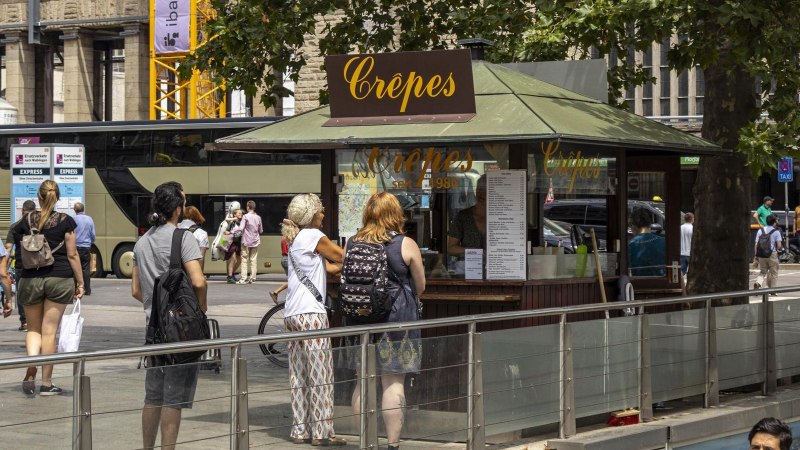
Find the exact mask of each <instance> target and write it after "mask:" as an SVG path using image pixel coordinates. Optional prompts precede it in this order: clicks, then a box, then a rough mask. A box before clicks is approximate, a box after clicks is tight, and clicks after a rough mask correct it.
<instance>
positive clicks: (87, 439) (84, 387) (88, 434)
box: [73, 375, 92, 450]
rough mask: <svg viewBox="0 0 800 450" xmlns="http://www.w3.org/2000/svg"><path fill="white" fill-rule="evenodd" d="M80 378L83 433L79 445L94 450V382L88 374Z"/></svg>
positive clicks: (83, 449) (85, 449)
mask: <svg viewBox="0 0 800 450" xmlns="http://www.w3.org/2000/svg"><path fill="white" fill-rule="evenodd" d="M80 380H81V381H80V398H81V399H80V404H81V410H80V415H81V418H80V422H81V425H80V428H81V434H80V444H79V445H80V449H81V450H92V382H91V380H89V377H87V376H86V375H81V376H80ZM73 395H75V394H73Z"/></svg>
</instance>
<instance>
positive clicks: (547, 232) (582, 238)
mask: <svg viewBox="0 0 800 450" xmlns="http://www.w3.org/2000/svg"><path fill="white" fill-rule="evenodd" d="M543 231H544V241H545V242H547V246H548V247H564V253H575V248H576V247H577V245H580V244H582V243H585V244H586V245H587V246H589V248H591V243H589V242H588V240H589V239H590V238H589V237H588V231H587V229H586V228H585V227H582V226H580V225H574V224H571V223H567V222H561V221H558V220H550V219H548V218H545V219H544V227H543ZM595 233H596V231H595ZM596 237H597V236H596ZM576 241H577V243H576ZM597 249H598V251H601V252H604V251H606V241H605V239H601V238H600V237H597ZM590 251H591V250H590Z"/></svg>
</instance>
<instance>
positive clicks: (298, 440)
mask: <svg viewBox="0 0 800 450" xmlns="http://www.w3.org/2000/svg"><path fill="white" fill-rule="evenodd" d="M309 442H311V438H305V439H303V438H292V444H308V443H309Z"/></svg>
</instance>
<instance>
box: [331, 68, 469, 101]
mask: <svg viewBox="0 0 800 450" xmlns="http://www.w3.org/2000/svg"><path fill="white" fill-rule="evenodd" d="M374 68H375V58H373V57H372V56H354V57H352V58H350V59H349V60H347V62H346V63H345V65H344V71H343V73H342V75H343V77H344V81H346V82H347V84H348V85H349V88H350V95H351V96H352V97H353V98H354V99H356V100H365V99H366V98H367V97H369V96H374V97H375V98H377V99H379V100H381V99H383V98H384V97H388V98H390V99H397V98H401V97H402V100H401V102H400V112H401V113H402V112H406V108H407V107H408V101H409V100H410V99H411V97H412V96H414V97H415V98H422V97H423V96H424V95H427V96H428V97H430V98H437V97H440V96H444V97H452V96H453V94H455V93H456V82H455V80H454V79H453V72H450V73H449V74H448V75H447V78H443V77H442V76H441V75H434V76H432V77H431V78H430V79H429V80H427V81H426V80H425V78H423V77H422V76H421V75H418V74H417V72H415V71H413V70H412V71H410V72H408V73H407V74H404V73H395V74H394V75H392V77H391V78H390V79H389V80H388V81H387V80H384V79H383V78H381V77H379V76H377V75H375V76H372V77H370V74H371V73H372V70H373V69H374Z"/></svg>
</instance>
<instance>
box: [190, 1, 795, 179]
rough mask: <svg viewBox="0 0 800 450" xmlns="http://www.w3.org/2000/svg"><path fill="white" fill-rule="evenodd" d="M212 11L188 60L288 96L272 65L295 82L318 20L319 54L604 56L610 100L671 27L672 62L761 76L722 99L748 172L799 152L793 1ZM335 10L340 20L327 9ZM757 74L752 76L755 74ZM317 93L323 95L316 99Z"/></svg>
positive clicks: (635, 81) (618, 96)
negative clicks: (741, 103)
mask: <svg viewBox="0 0 800 450" xmlns="http://www.w3.org/2000/svg"><path fill="white" fill-rule="evenodd" d="M212 1H213V4H214V7H215V8H216V10H217V11H220V12H221V13H220V14H218V17H217V18H216V19H214V20H212V21H210V22H209V23H208V26H207V28H206V31H207V32H208V33H209V34H212V35H216V38H215V39H213V40H211V41H210V42H209V43H208V44H207V45H205V46H204V47H202V48H200V49H198V50H197V52H196V55H195V57H194V58H192V59H191V60H190V62H189V64H187V65H186V66H184V70H185V73H189V72H188V71H189V70H191V69H193V68H194V69H198V70H211V71H212V72H213V73H215V74H216V75H217V76H218V77H220V78H224V79H225V80H226V82H227V83H228V86H229V87H231V88H235V89H243V90H244V91H245V92H246V93H247V95H255V93H256V92H257V91H265V92H266V94H265V95H264V96H262V98H261V100H262V102H263V103H265V104H266V105H271V104H274V103H275V102H276V101H277V100H278V99H279V98H280V97H282V96H286V95H291V93H290V92H288V91H287V90H286V89H284V88H282V87H281V86H280V85H281V83H280V81H281V80H280V79H279V78H277V77H276V72H275V71H273V70H270V68H277V69H278V70H282V71H283V72H284V73H285V74H286V76H288V77H289V78H291V79H293V80H295V81H297V79H298V76H299V71H300V69H301V68H302V67H303V66H304V65H305V64H306V62H307V58H308V57H309V56H311V55H307V54H304V53H303V52H302V51H301V48H302V47H303V45H304V43H305V42H306V41H307V40H309V39H311V38H313V35H314V33H315V31H318V29H317V28H315V27H316V26H317V24H318V23H320V22H321V23H322V32H323V36H322V37H321V38H320V39H319V42H318V45H319V48H320V51H321V54H322V55H330V54H339V53H347V52H382V51H400V50H405V51H409V50H427V49H438V48H452V47H454V46H455V41H456V40H457V39H459V38H468V37H484V38H487V39H491V40H493V41H494V42H495V45H494V46H493V47H492V48H490V49H489V51H488V55H487V57H488V59H490V60H491V61H495V62H510V61H535V60H561V59H570V58H573V59H580V58H587V57H589V55H590V51H591V49H593V48H594V49H596V50H597V52H598V53H599V54H600V55H601V56H609V55H611V56H613V57H614V58H616V59H617V60H618V65H616V66H614V67H612V68H610V70H609V74H608V78H609V100H610V102H611V103H612V104H616V105H618V106H623V105H624V103H623V102H622V100H623V99H622V94H623V93H624V92H625V89H626V88H628V87H629V86H635V85H639V84H642V83H644V82H646V81H648V80H652V77H653V74H651V73H649V72H648V71H647V70H645V69H644V68H643V67H642V66H641V65H640V64H636V63H635V62H634V61H633V60H632V58H629V57H628V55H629V54H632V52H633V51H634V50H635V51H644V50H646V49H648V48H650V47H651V46H652V44H653V43H655V42H663V41H664V40H665V39H669V38H670V37H671V36H673V35H675V34H677V35H678V36H679V37H680V38H679V39H678V41H677V42H675V41H673V42H672V46H671V48H670V51H669V56H668V58H669V65H670V67H672V68H673V69H676V70H685V69H689V68H692V67H699V68H700V69H706V68H708V67H712V66H714V67H717V68H723V69H725V70H729V71H730V73H731V74H733V73H734V72H735V71H742V70H743V71H744V72H745V73H746V74H747V75H749V76H752V77H753V78H754V79H755V80H760V89H759V90H756V86H753V91H752V93H751V94H752V95H761V99H762V100H763V101H762V102H761V104H760V106H758V107H757V110H755V111H751V110H747V111H744V110H743V109H752V108H750V107H749V106H748V107H747V108H741V107H738V106H737V105H731V107H730V113H731V114H742V115H743V116H742V117H744V118H745V119H749V118H750V117H763V118H765V119H766V118H768V119H770V120H756V121H753V120H750V121H749V124H748V125H746V126H744V127H743V128H742V129H741V130H740V134H739V137H740V139H738V146H737V150H738V151H740V152H742V153H743V154H744V155H745V156H746V160H747V161H748V164H749V166H750V168H751V170H752V171H753V172H754V173H756V174H757V173H760V172H762V171H763V170H767V169H769V168H772V167H774V164H775V161H776V159H777V158H778V157H780V156H786V155H789V156H795V157H797V156H800V152H798V145H797V136H799V135H800V117H798V113H797V110H798V106H799V105H798V101H797V100H798V98H797V97H798V90H799V89H800V64H798V55H800V32H799V31H798V30H800V0H760V1H733V0H729V1H723V0H711V1H701V2H697V1H690V0H581V1H565V0H529V1H522V0H484V1H472V0H397V1H390V0H354V1H346V0H322V1H311V0H293V1H289V2H285V1H277V0H212ZM337 11H338V12H343V13H344V19H343V20H338V19H336V20H332V19H330V16H328V17H326V15H328V14H331V13H334V12H337ZM754 84H755V83H754ZM324 98H325V96H324V95H323V99H324Z"/></svg>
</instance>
